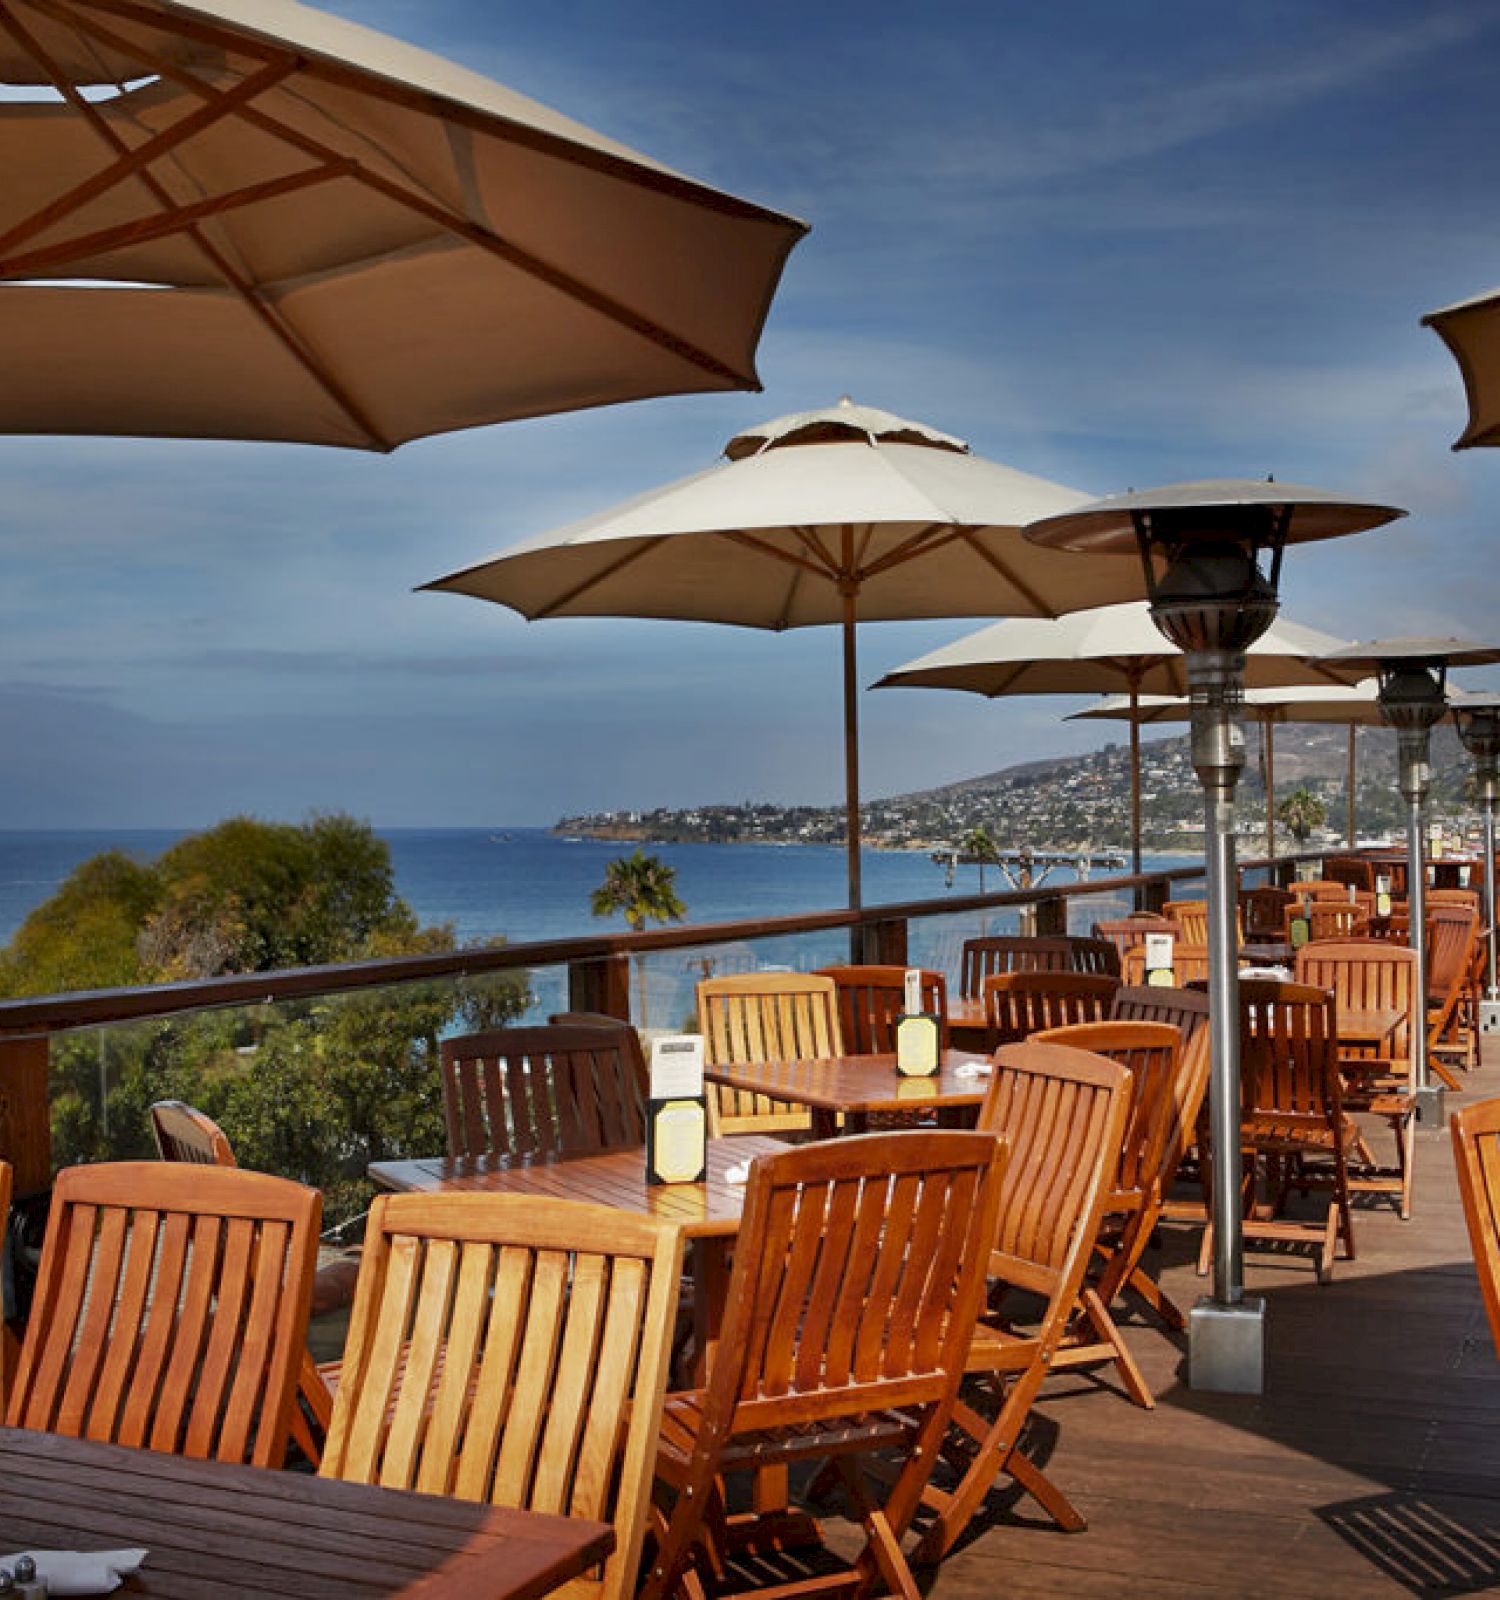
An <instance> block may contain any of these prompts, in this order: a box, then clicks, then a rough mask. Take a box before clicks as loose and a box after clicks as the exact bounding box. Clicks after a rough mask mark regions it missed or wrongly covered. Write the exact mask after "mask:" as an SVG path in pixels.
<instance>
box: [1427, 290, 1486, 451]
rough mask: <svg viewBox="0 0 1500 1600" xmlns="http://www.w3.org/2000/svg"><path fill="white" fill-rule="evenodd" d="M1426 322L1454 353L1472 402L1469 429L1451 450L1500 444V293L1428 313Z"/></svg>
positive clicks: (1456, 440) (1466, 429) (1484, 295)
mask: <svg viewBox="0 0 1500 1600" xmlns="http://www.w3.org/2000/svg"><path fill="white" fill-rule="evenodd" d="M1422 323H1423V325H1424V326H1425V327H1428V328H1431V329H1432V330H1433V331H1434V332H1435V333H1436V334H1437V335H1438V337H1439V338H1440V339H1441V340H1442V341H1443V343H1444V344H1446V345H1447V346H1448V348H1449V350H1451V351H1452V352H1453V358H1454V360H1455V361H1457V362H1458V370H1459V371H1460V372H1461V373H1462V374H1463V380H1464V389H1465V391H1466V393H1467V394H1468V398H1469V422H1468V426H1467V427H1466V428H1465V429H1464V431H1463V432H1462V433H1461V434H1460V435H1459V437H1458V438H1457V439H1455V440H1454V442H1453V448H1454V449H1455V450H1466V449H1468V448H1469V447H1470V446H1471V445H1480V444H1488V445H1500V289H1492V290H1491V291H1490V292H1489V293H1488V294H1481V295H1476V296H1475V297H1474V298H1473V299H1472V300H1460V301H1459V302H1458V303H1457V304H1456V305H1451V306H1444V307H1443V308H1442V310H1440V311H1429V312H1428V313H1427V315H1426V316H1425V317H1423V318H1422Z"/></svg>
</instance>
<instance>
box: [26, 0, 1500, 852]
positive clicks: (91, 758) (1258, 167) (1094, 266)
mask: <svg viewBox="0 0 1500 1600" xmlns="http://www.w3.org/2000/svg"><path fill="white" fill-rule="evenodd" d="M328 8H329V9H332V10H337V11H339V12H342V13H344V14H346V15H348V16H350V17H353V18H356V19H357V20H359V21H362V22H365V23H367V24H369V25H371V26H374V27H378V28H382V29H384V30H386V31H388V32H391V33H395V34H399V35H401V36H403V37H406V38H408V39H410V40H412V41H413V42H415V43H418V44H421V45H424V46H426V47H427V48H429V49H433V50H437V51H439V52H441V53H443V54H446V55H450V56H452V57H454V58H455V59H458V60H460V61H462V62H463V63H464V64H465V65H468V66H471V67H474V68H477V69H478V70H480V71H484V72H487V73H489V74H491V75H492V76H495V77H497V78H500V79H502V80H503V81H505V82H507V83H510V84H511V85H513V86H514V87H516V88H518V89H521V90H523V91H525V92H526V93H528V94H531V95H533V96H534V97H535V98H538V99H541V100H543V101H546V102H548V103H550V104H553V105H555V106H557V107H558V108H559V109H561V110H563V111H566V112H568V113H569V114H570V115H573V116H576V117H578V118H579V119H581V120H582V121H585V122H587V123H589V124H590V125H592V126H594V127H596V128H599V129H600V130H602V131H604V132H607V133H610V134H612V135H614V136H616V137H618V138H621V139H623V140H625V141H626V142H627V143H630V144H633V145H635V146H637V147H638V148H640V149H643V150H645V151H648V152H649V153H651V154H652V155H654V156H656V157H658V158H659V159H661V160H664V161H667V162H669V163H671V164H672V165H675V166H677V167H680V168H682V169H683V170H685V171H688V172H691V173H692V174H694V175H695V176H698V177H701V178H704V179H706V180H708V181H710V182H713V183H716V184H718V185H720V186H722V187H724V188H728V189H731V190H734V191H735V192H738V193H741V194H744V195H746V196H748V197H750V198H753V199H756V200H759V201H762V202H765V203H768V204H771V205H775V206H778V207H780V208H782V209H785V210H788V211H792V212H794V213H796V214H798V215H801V216H803V217H805V218H806V219H807V220H808V221H810V222H811V223H812V225H813V232H812V234H811V236H810V237H809V238H808V239H807V240H805V241H804V242H803V243H802V244H801V245H800V246H799V247H798V248H797V250H796V251H795V252H794V253H793V255H792V258H791V260H790V263H789V266H788V269H787V272H786V276H785V278H784V281H783V287H782V290H781V293H780V295H779V297H778V299H777V302H776V304H775V306H774V308H773V310H772V313H771V318H770V321H769V324H768V327H767V331H766V336H765V339H764V341H763V342H762V345H761V353H760V368H761V374H762V377H763V379H764V382H765V392H764V393H762V394H759V395H734V396H712V397H681V398H675V399H667V400H661V401H655V402H650V403H646V404H641V405H635V406H627V407H617V408H614V409H612V410H608V411H600V412H594V413H585V414H580V415H574V416H569V417H560V418H551V419H543V420H540V421H537V422H531V423H524V424H511V425H509V426H505V427H499V428H490V429H484V430H479V431H476V432H471V433H466V434H458V435H451V436H448V437H446V438H440V439H434V440H427V441H422V442H419V443H416V444H412V445H408V446H406V447H405V448H404V449H402V450H400V451H398V452H396V453H395V455H393V456H391V457H389V458H382V457H377V456H368V455H363V454H353V453H346V452H339V451H319V450H314V449H307V448H295V447H277V446H266V445H237V444H203V443H188V442H181V443H174V442H143V441H133V440H124V439H122V440H57V439H41V440H39V439H31V438H11V439H0V518H3V520H4V525H5V526H4V537H3V540H0V747H3V749H4V751H5V766H4V772H5V782H4V783H3V785H0V826H3V827H42V826H56V827H70V826H103V827H113V826H153V825H161V826H178V825H181V826H193V825H199V824H203V823H207V822H211V821H213V820H216V819H217V818H218V817H220V816H223V815H225V814H228V813H230V812H233V811H251V812H255V813H257V814H260V815H264V816H278V817H299V816H302V815H303V814H305V813H306V812H308V811H309V810H312V809H314V808H324V809H327V808H337V809H343V810H348V811H352V812H354V813H355V814H357V815H360V816H365V817H368V818H370V819H371V820H372V821H374V822H375V823H377V824H379V825H439V824H474V825H491V824H497V823H528V822H549V821H551V820H553V819H554V818H555V817H556V816H558V815H559V814H561V813H562V812H564V811H573V810H583V809H591V808H599V807H605V806H629V805H639V806H648V805H655V804H685V803H690V802H695V801H714V800H736V799H742V798H769V799H774V800H782V801H788V802H791V801H807V802H816V803H831V802H833V801H835V800H837V799H838V798H839V796H840V793H841V784H842V773H841V766H840V740H839V677H838V660H839V656H838V651H839V645H838V637H837V634H836V632H834V631H833V630H828V629H809V630H804V631H802V632H798V633H792V634H784V635H780V636H775V635H769V634H767V635H761V634H758V633H751V632H747V631H743V630H736V629H727V628H715V627H708V626H699V625H692V624H665V623H647V622H635V621H620V622H613V621H593V620H576V621H575V620H567V621H556V622H550V623H536V624H527V623H524V622H522V621H521V619H520V618H519V617H516V616H514V615H513V614H511V613H509V612H507V611H504V610H502V609H500V608H498V607H494V606H487V605H483V604H481V603H479V602H477V601H473V600H468V599H464V598H460V597H454V596H448V595H433V594H413V593H412V592H411V591H412V588H413V586H414V585H416V584H419V583H421V582H423V581H424V580H426V579H428V578H431V577H434V576H436V575H438V574H439V573H443V572H446V571H449V570H451V569H453V568H455V567H459V566H463V565H466V564H468V563H470V562H472V561H474V560H476V559H478V558H480V557H482V556H484V555H487V554H489V553H491V552H492V551H494V550H497V549H499V548H501V547H502V546H504V545H506V544H508V543H511V542H513V541H515V540H519V539H521V538H524V537H526V536H528V535H531V534H534V533H537V532H540V531H542V530H544V529H547V528H549V527H552V526H554V525H555V524H557V523H560V522H563V521H567V520H569V519H571V518H573V517H577V516H582V515H584V514H586V513H588V512H591V511H595V510H599V509H603V508H605V507H607V506H609V505H611V504H613V503H614V502H615V501H617V500H620V499H622V498H625V497H626V496H629V495H632V494H636V493H639V492H640V491H642V490H644V489H647V488H650V487H652V486H653V485H655V484H658V483H661V482H664V481H666V480H668V479H671V478H675V477H678V476H681V475H683V474H685V473H688V472H691V471H695V470H698V469H699V468H701V467H704V466H707V465H710V464H711V463H712V462H713V461H714V459H715V458H716V457H717V455H718V452H719V450H720V448H721V446H722V444H723V442H724V441H725V440H726V439H727V438H728V437H729V436H730V435H731V434H733V433H735V432H736V431H738V430H739V429H740V428H742V427H744V426H746V425H748V424H751V423H754V422H758V421H761V420H763V419H765V418H768V417H772V416H776V415H779V414H781V413H783V412H786V411H792V410H798V409H802V408H804V407H807V406H815V405H824V404H829V403H831V402H832V401H833V400H835V399H836V398H837V397H838V396H839V395H840V394H844V393H848V394H852V395H853V396H854V397H855V398H857V399H859V400H862V401H864V402H866V403H869V404H873V405H880V406H885V407H887V408H889V409H892V410H895V411H898V412H901V413H904V414H906V415H908V416H912V417H917V418H920V419H922V420H924V421H926V422H929V423H931V424H933V425H935V426H937V427H939V428H942V429H945V430H948V431H950V432H954V433H957V434H960V435H962V436H963V437H965V438H967V439H968V440H970V442H971V443H972V444H973V446H974V448H975V449H976V450H978V451H979V452H981V453H982V454H984V455H987V456H990V457H993V458H994V459H997V460H1000V461H1004V462H1007V463H1009V464H1011V465H1013V466H1016V467H1019V468H1022V469H1024V470H1027V471H1030V472H1035V473H1039V474H1041V475H1043V476H1046V477H1051V478H1055V479H1057V480H1059V481H1061V482H1063V483H1068V484H1072V485H1076V486H1077V487H1079V488H1081V489H1084V490H1090V491H1097V492H1099V493H1108V492H1112V491H1115V490H1119V489H1122V488H1124V487H1126V486H1127V485H1138V486H1139V485H1145V484H1150V483H1159V482H1166V481H1171V480H1174V479H1181V478H1194V477H1207V476H1223V475H1238V474H1246V475H1260V474H1264V473H1266V472H1274V473H1275V474H1276V476H1277V477H1279V478H1283V479H1288V480H1293V481H1301V482H1306V483H1315V484H1323V485H1327V486H1329V487H1342V488H1347V489H1349V490H1351V491H1353V492H1356V493H1358V494H1360V495H1363V496H1368V497H1370V498H1373V499H1385V500H1390V501H1393V502H1394V503H1396V504H1399V505H1404V506H1407V507H1409V508H1410V509H1411V511H1412V516H1411V517H1410V519H1409V520H1408V521H1407V522H1405V523H1402V524H1398V525H1397V526H1396V527H1395V528H1394V529H1392V530H1387V531H1382V532H1379V533H1374V534H1371V535H1368V536H1366V537H1364V538H1362V539H1359V540H1353V541H1342V542H1339V543H1336V544H1333V545H1330V546H1326V547H1322V548H1311V549H1298V550H1296V551H1294V552H1293V553H1292V554H1291V556H1289V558H1288V561H1287V568H1286V574H1285V582H1284V597H1285V610H1286V613H1287V615H1289V616H1292V617H1295V618H1297V619H1299V620H1301V621H1304V622H1307V623H1311V624H1314V625H1316V626H1319V627H1323V628H1326V629H1327V630H1329V631H1331V632H1335V633H1342V634H1345V635H1348V636H1351V637H1370V636H1372V635H1374V634H1396V633H1418V632H1422V633H1425V632H1456V633H1461V634H1466V635H1473V636H1487V635H1500V580H1497V569H1496V563H1495V559H1494V551H1495V547H1496V533H1497V524H1500V453H1497V452H1494V451H1475V452H1469V453H1468V454H1465V455H1453V454H1451V453H1450V452H1449V449H1448V445H1449V442H1450V441H1451V440H1452V439H1453V438H1454V437H1455V436H1456V435H1457V433H1458V432H1459V429H1460V427H1461V425H1462V420H1463V398H1462V386H1461V383H1460V380H1459V377H1458V374H1457V369H1456V368H1455V367H1454V366H1453V365H1452V363H1451V361H1450V359H1449V357H1448V356H1447V354H1446V352H1445V351H1444V349H1443V348H1442V346H1441V344H1440V343H1439V341H1438V340H1437V338H1436V337H1435V336H1434V335H1433V334H1432V333H1430V332H1428V331H1426V330H1424V329H1422V328H1421V327H1420V326H1419V325H1418V319H1419V318H1420V316H1421V314H1422V313H1423V312H1425V311H1428V310H1430V309H1432V308H1434V307H1436V306H1439V305H1442V304H1445V303H1447V302H1449V301H1452V300H1456V299H1459V298H1462V297H1464V296H1467V295H1470V294H1473V293H1477V292H1479V291H1481V290H1484V289H1488V288H1491V287H1493V286H1494V285H1495V284H1497V283H1500V203H1497V193H1496V182H1495V178H1494V161H1493V156H1494V151H1495V148H1496V142H1497V138H1500V96H1497V95H1496V93H1495V89H1494V85H1495V82H1496V78H1497V72H1500V6H1497V5H1495V4H1493V3H1484V4H1445V3H1434V4H1424V5H1412V4H1410V3H1409V0H1403V3H1394V0H1364V3H1361V4H1359V5H1355V4H1352V3H1348V0H1344V3H1337V4H1319V3H1315V0H1296V3H1290V0H1287V3H1279V0H1268V3H1261V4H1254V5H1245V6H1239V7H1228V6H1222V7H1212V8H1208V7H1203V6H1201V5H1196V4H1187V3H1177V0H1171V3H1159V4H1155V5H1147V6H1131V7H1124V6H1120V5H1118V4H1113V3H1099V4H1080V3H1075V0H1060V3H1058V4H1054V5H1051V6H1047V7H1022V6H999V5H978V4H972V3H971V4H967V5H959V6H949V7H943V8H940V9H939V10H937V11H928V12H922V11H920V10H918V9H916V8H912V7H909V6H895V5H890V4H887V3H885V0H863V3H860V4H858V5H855V4H852V3H850V0H823V3H822V4H820V5H818V6H816V7H809V6H807V5H806V4H805V3H804V4H798V5H795V6H794V5H792V4H787V3H781V0H769V3H764V4H761V5H759V6H755V7H745V6H729V5H724V4H720V3H716V0H698V3H696V4H693V5H688V4H685V3H677V0H652V3H649V4H645V5H641V6H636V7H629V8H626V7H621V6H619V5H618V4H614V3H568V0H563V3H560V4H553V5H550V6H521V5H516V4H498V3H495V0H335V3H333V4H331V5H330V6H329V7H328ZM975 625H977V624H972V623H964V622H950V623H928V624H899V625H898V624H880V625H875V626H871V627H867V628H865V629H863V630H862V634H861V650H862V676H863V678H864V680H865V681H866V682H872V681H873V680H874V679H875V678H876V677H878V676H879V675H880V674H881V673H882V672H883V671H885V670H887V669H889V668H890V667H892V666H894V665H896V664H898V663H899V662H901V661H903V660H905V659H907V658H908V657H910V656H912V655H915V654H917V653H918V652H920V651H923V650H926V649H930V648H932V647H934V646H935V645H937V644H939V643H942V642H944V641H945V640H947V639H950V638H953V637H956V636H958V635H959V634H960V633H962V632H965V631H967V629H968V628H969V627H971V626H975ZM1467 681H1470V682H1473V681H1476V680H1473V679H1470V680H1467ZM1074 704H1075V702H1071V701H1064V700H1061V699H1051V698H1049V699H1031V700H1022V701H1014V702H1001V703H995V704H991V703H988V702H984V701H980V700H977V699H973V698H971V697H968V696H951V695H942V694H934V693H917V692H912V693H900V692H882V693H880V694H878V695H867V696H865V697H864V703H863V707H862V714H863V717H864V748H865V789H866V793H867V794H871V795H874V794H881V793H891V792H895V791H897V790H902V789H908V788H917V787H925V786H927V785H929V784H933V783H939V782H946V781H950V780H952V779H956V778H961V777H966V776H970V775H972V774H974V773H977V772H981V771H986V770H989V769H992V768H994V767H997V766H1001V765H1005V764H1008V763H1009V762H1011V761H1017V760H1023V759H1027V758H1029V757H1032V756H1035V755H1039V754H1044V753H1053V752H1061V751H1066V750H1072V749H1081V748H1085V747H1086V746H1087V745H1089V744H1091V743H1095V742H1099V741H1101V740H1103V739H1105V738H1109V737H1111V734H1110V733H1109V731H1108V730H1100V729H1099V728H1097V727H1095V728H1080V727H1077V726H1072V727H1069V726H1067V725H1065V724H1064V723H1063V722H1062V721H1061V717H1062V715H1063V713H1064V712H1065V711H1066V710H1069V709H1072V708H1073V706H1074ZM1114 736H1116V737H1117V736H1118V735H1117V734H1116V735H1114Z"/></svg>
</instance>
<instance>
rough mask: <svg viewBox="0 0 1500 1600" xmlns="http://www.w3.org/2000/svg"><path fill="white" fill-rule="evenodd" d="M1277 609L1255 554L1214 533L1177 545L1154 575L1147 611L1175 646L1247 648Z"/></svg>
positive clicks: (1205, 648)
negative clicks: (1163, 568) (1208, 537)
mask: <svg viewBox="0 0 1500 1600" xmlns="http://www.w3.org/2000/svg"><path fill="white" fill-rule="evenodd" d="M1279 609H1280V607H1279V604H1278V602H1277V599H1276V590H1275V588H1274V587H1273V585H1272V584H1271V582H1270V581H1269V580H1268V579H1267V577H1266V576H1265V574H1264V573H1263V572H1262V571H1261V570H1260V568H1259V567H1258V566H1257V565H1256V563H1255V557H1254V555H1253V554H1252V553H1251V552H1250V551H1249V550H1247V549H1245V547H1244V546H1243V545H1241V544H1237V543H1233V542H1231V541H1230V540H1228V539H1222V540H1219V539H1214V540H1205V541H1202V542H1193V543H1184V544H1182V545H1180V546H1179V547H1178V549H1177V551H1176V553H1175V554H1174V555H1173V556H1172V559H1171V561H1170V563H1169V565H1168V566H1167V570H1166V571H1165V572H1164V573H1163V574H1162V575H1161V577H1160V578H1158V579H1157V581H1156V593H1155V595H1154V596H1153V597H1152V606H1151V614H1152V616H1153V618H1154V619H1155V621H1156V625H1157V627H1158V628H1159V629H1160V630H1161V631H1162V633H1164V634H1165V635H1166V636H1167V638H1168V639H1170V640H1171V641H1172V643H1173V644H1175V645H1176V646H1177V648H1178V649H1179V650H1182V651H1189V650H1246V649H1248V648H1249V647H1250V646H1251V645H1252V644H1254V643H1255V641H1256V640H1257V639H1259V638H1260V636H1261V635H1262V634H1263V633H1264V632H1265V631H1266V629H1267V628H1269V627H1270V626H1271V624H1272V623H1273V622H1274V621H1275V620H1276V613H1277V611H1278V610H1279Z"/></svg>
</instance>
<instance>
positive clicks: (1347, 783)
mask: <svg viewBox="0 0 1500 1600" xmlns="http://www.w3.org/2000/svg"><path fill="white" fill-rule="evenodd" d="M1358 739H1359V724H1358V723H1357V722H1351V723H1350V724H1349V774H1348V777H1347V778H1346V779H1345V780H1344V787H1345V795H1344V798H1345V801H1346V802H1347V804H1348V808H1349V815H1348V818H1347V822H1346V826H1345V828H1344V839H1345V842H1346V843H1347V844H1348V846H1349V848H1350V849H1351V850H1352V849H1353V848H1354V838H1355V821H1354V776H1355V763H1356V762H1357V760H1358V752H1359V744H1358Z"/></svg>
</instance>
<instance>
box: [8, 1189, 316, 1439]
mask: <svg viewBox="0 0 1500 1600" xmlns="http://www.w3.org/2000/svg"><path fill="white" fill-rule="evenodd" d="M321 1216H322V1196H321V1195H319V1193H318V1192H317V1190H316V1189H309V1188H306V1187H304V1186H303V1185H302V1184H300V1183H292V1182H290V1181H289V1180H287V1179H285V1178H273V1177H270V1176H268V1175H267V1174H265V1173H262V1172H245V1171H241V1170H239V1169H236V1168H233V1167H208V1166H195V1167H193V1168H192V1169H189V1168H188V1167H186V1166H182V1165H178V1164H176V1163H171V1162H164V1161H119V1162H106V1163H100V1164H98V1165H96V1166H88V1167H70V1168H68V1169H67V1170H65V1171H63V1172H60V1173H59V1174H58V1175H57V1182H56V1185H55V1186H54V1188H53V1191H52V1209H51V1213H50V1215H49V1218H48V1223H47V1237H46V1241H45V1243H44V1244H43V1246H42V1259H41V1266H40V1269H39V1271H38V1275H37V1283H36V1292H35V1295H34V1297H33V1299H32V1304H31V1316H30V1319H29V1321H28V1322H27V1325H26V1337H25V1340H24V1342H23V1343H22V1346H21V1357H20V1361H19V1362H18V1364H17V1369H16V1378H15V1383H14V1385H13V1386H12V1390H11V1393H10V1396H9V1399H8V1401H7V1406H6V1416H5V1420H6V1423H7V1425H8V1426H10V1427H12V1428H34V1429H37V1430H39V1431H42V1432H47V1433H61V1434H66V1435H68V1436H70V1437H73V1438H86V1439H99V1440H103V1441H106V1442H112V1443H116V1444H125V1445H134V1446H136V1447H138V1448H145V1449H150V1450H161V1451H167V1452H170V1453H173V1454H177V1455H184V1456H191V1457H194V1458H197V1459H214V1460H219V1461H247V1462H250V1463H252V1464H253V1465H255V1466H261V1467H279V1466H280V1465H281V1463H282V1459H283V1457H284V1456H285V1454H286V1445H287V1438H288V1435H289V1432H290V1427H291V1414H292V1407H293V1403H294V1398H295V1395H296V1388H297V1371H298V1365H299V1362H300V1361H301V1359H302V1356H303V1353H304V1352H305V1350H306V1348H307V1318H308V1309H309V1305H310V1303H311V1299H312V1282H313V1269H314V1267H315V1266H316V1264H317V1254H318V1224H319V1221H320V1219H321Z"/></svg>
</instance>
